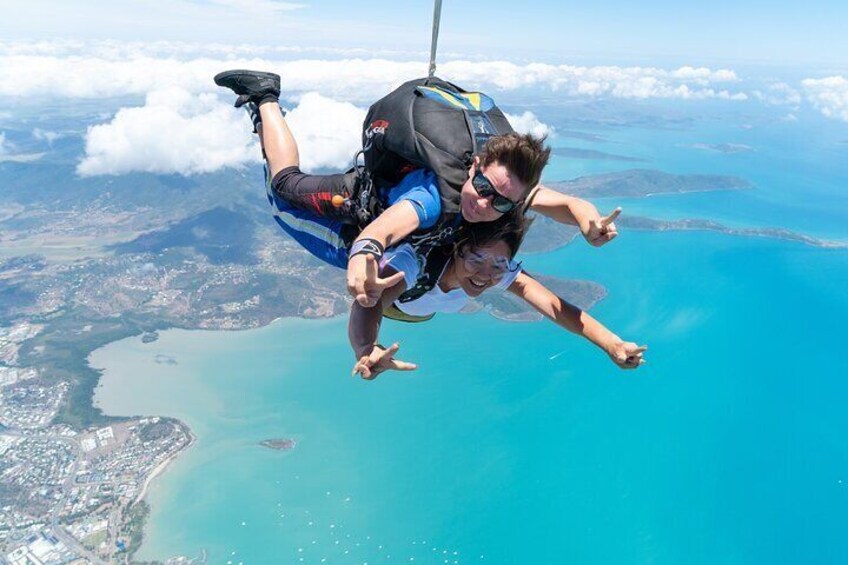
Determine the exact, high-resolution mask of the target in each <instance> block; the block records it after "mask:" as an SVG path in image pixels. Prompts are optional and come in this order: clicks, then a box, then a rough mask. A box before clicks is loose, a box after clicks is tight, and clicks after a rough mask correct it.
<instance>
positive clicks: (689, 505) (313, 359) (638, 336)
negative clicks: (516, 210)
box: [91, 116, 848, 565]
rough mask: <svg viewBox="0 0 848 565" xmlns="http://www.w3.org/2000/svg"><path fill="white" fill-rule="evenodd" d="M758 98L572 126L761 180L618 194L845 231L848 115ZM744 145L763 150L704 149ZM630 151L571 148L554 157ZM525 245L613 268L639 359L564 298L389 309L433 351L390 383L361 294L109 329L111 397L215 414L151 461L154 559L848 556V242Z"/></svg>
mask: <svg viewBox="0 0 848 565" xmlns="http://www.w3.org/2000/svg"><path fill="white" fill-rule="evenodd" d="M755 118H756V119H754V118H749V117H745V116H742V117H733V119H729V118H728V119H724V120H723V121H715V120H712V121H711V120H701V121H698V122H697V123H695V125H693V126H691V127H688V128H684V129H656V128H654V129H650V128H629V129H623V128H622V129H615V130H612V129H598V130H596V131H594V132H593V133H596V134H598V135H600V136H603V139H604V140H605V141H596V142H594V143H590V142H586V141H580V140H576V139H568V138H563V137H560V138H557V139H556V140H555V143H559V144H562V145H568V146H572V147H576V146H580V147H584V148H591V149H594V150H601V151H606V152H609V153H616V154H625V155H630V156H633V157H639V158H643V159H646V162H645V163H640V164H638V166H643V165H644V167H645V168H658V169H662V170H665V171H668V172H675V173H684V172H688V173H713V174H734V175H738V176H740V177H742V178H745V179H746V180H748V181H749V182H751V183H752V184H753V185H754V188H752V189H750V190H746V191H733V192H722V193H718V192H713V193H699V194H683V195H671V196H661V197H654V198H647V199H641V200H636V199H632V200H628V201H615V200H612V199H610V200H609V201H602V202H600V203H599V205H600V206H601V207H611V206H613V205H616V204H621V205H623V206H625V211H626V212H632V213H637V214H639V215H649V216H652V217H657V218H678V217H681V218H682V217H698V218H709V219H714V220H717V221H722V222H724V223H726V224H728V225H733V226H775V227H786V228H790V229H793V230H796V231H800V232H803V233H808V234H811V235H815V236H818V237H822V238H826V239H835V240H842V241H848V205H846V194H848V193H846V191H845V188H846V184H847V182H846V181H848V165H846V162H848V161H845V160H844V159H842V157H844V154H845V153H846V150H848V144H846V140H848V127H846V126H845V124H839V123H836V122H827V123H825V121H824V118H818V119H815V118H813V117H810V118H809V119H808V120H806V121H805V120H804V119H802V120H800V121H799V122H797V123H796V122H794V121H791V120H766V119H763V118H762V117H755ZM749 121H753V124H754V125H753V126H751V125H750V124H749V123H748V122H749ZM808 122H810V123H808ZM721 143H734V144H740V145H745V146H747V147H749V148H750V150H745V151H740V152H736V153H722V152H720V151H710V150H705V149H703V148H696V147H694V146H695V145H697V144H701V146H700V147H703V146H705V145H718V144H721ZM632 167H633V163H629V162H622V163H619V162H612V161H586V160H583V161H579V160H567V159H557V160H555V162H554V163H553V164H552V166H551V168H550V169H549V171H548V174H547V179H548V180H560V179H561V178H570V177H574V176H579V175H581V174H592V173H598V172H606V171H611V170H621V169H624V168H632ZM257 191H260V187H257ZM281 237H282V235H281ZM523 259H524V264H525V267H526V268H527V269H528V270H529V271H530V272H531V273H546V274H552V275H557V276H561V277H566V278H578V279H590V280H594V281H597V282H599V283H601V284H603V285H604V286H605V287H606V288H607V289H608V290H609V295H608V296H607V298H606V299H604V300H603V301H602V302H601V303H599V304H598V305H597V306H596V307H595V308H594V309H593V310H592V313H593V315H595V316H596V317H598V318H599V319H600V320H602V321H603V322H604V323H605V324H607V325H608V326H609V327H610V328H612V329H613V330H614V331H616V332H617V333H618V334H619V335H620V336H622V337H623V338H625V339H628V340H633V341H638V342H640V343H647V344H648V345H649V347H650V349H649V351H648V353H647V359H648V364H647V365H646V366H644V367H643V368H641V369H639V370H638V371H631V372H624V371H621V370H619V369H617V368H616V367H615V366H614V365H613V364H612V363H610V362H609V361H608V359H607V358H606V356H605V355H604V354H602V353H601V352H600V351H597V350H595V349H594V348H593V347H591V346H590V345H589V344H587V343H585V342H583V341H581V340H579V339H578V338H576V337H574V336H572V335H569V334H568V333H567V332H565V331H563V330H560V329H559V328H557V327H555V326H554V325H552V324H550V323H547V322H540V323H532V324H526V323H525V324H519V323H507V322H501V321H496V320H495V319H494V318H492V317H491V316H490V315H489V314H487V313H486V312H479V313H476V314H472V315H454V316H447V315H441V316H436V318H435V319H434V320H433V321H432V322H430V323H427V324H425V325H404V324H398V323H391V322H387V323H386V325H385V326H384V330H383V340H384V341H386V342H388V341H398V342H400V344H401V354H402V355H400V357H401V358H402V359H407V360H412V361H416V362H418V363H419V364H420V369H419V370H418V371H417V372H414V373H389V374H385V375H383V376H381V377H380V378H378V379H377V380H376V381H373V382H365V381H362V380H359V379H356V378H352V377H350V367H351V365H352V361H353V359H352V355H351V354H350V353H349V351H348V349H347V345H346V320H344V319H342V318H338V319H331V320H317V321H316V320H297V319H286V320H280V321H278V322H276V323H274V324H272V325H271V326H268V327H265V328H261V329H258V330H251V331H244V332H197V331H195V332H189V331H182V330H169V331H165V332H162V333H161V334H160V339H159V340H158V341H156V342H153V343H147V344H143V343H142V342H141V340H140V338H132V339H127V340H123V341H120V342H117V343H114V344H111V345H109V346H107V347H105V348H103V349H101V350H98V351H96V352H95V353H94V354H93V355H92V357H91V364H92V365H93V366H95V367H99V368H103V369H104V370H105V374H104V378H103V380H102V383H101V387H100V388H99V389H98V391H97V395H96V402H97V403H98V404H99V405H100V406H102V407H104V409H105V410H106V411H107V412H108V413H111V414H120V415H155V414H159V415H168V416H175V417H178V418H180V419H182V420H184V421H185V422H186V423H188V424H189V425H190V426H191V428H192V430H193V431H194V433H195V434H196V436H197V442H196V444H195V445H194V446H193V447H192V448H191V449H190V450H189V451H187V452H185V453H184V454H182V455H181V456H180V457H179V458H178V459H177V460H176V461H175V462H174V463H173V464H172V465H171V466H169V467H168V469H167V471H166V472H165V473H164V474H163V475H161V476H159V477H157V478H156V479H155V480H154V481H153V484H152V486H151V488H150V490H149V492H148V497H147V500H148V501H149V503H150V505H151V515H150V520H149V523H148V526H147V529H146V532H145V542H144V545H143V546H142V549H141V551H140V553H139V554H138V555H137V558H140V559H165V558H167V557H169V556H172V555H176V554H186V555H196V554H199V553H200V552H201V550H206V551H207V552H208V556H209V562H210V563H221V564H224V563H232V564H238V563H243V564H248V563H250V564H264V563H340V564H363V563H369V564H372V565H373V564H380V563H413V562H414V563H427V564H430V563H433V564H441V563H454V564H459V563H464V564H469V563H534V564H535V563H582V564H622V563H645V564H680V563H687V564H715V563H722V564H746V565H751V564H764V565H765V564H768V565H772V564H777V563H787V564H788V563H793V564H795V563H821V564H838V563H846V562H848V410H846V399H848V360H846V356H845V354H844V351H845V349H846V348H845V343H844V342H845V341H846V337H848V332H846V331H845V329H844V324H845V320H846V317H848V294H846V290H845V289H846V282H848V251H846V250H845V249H822V248H815V247H812V246H806V245H802V244H798V243H793V242H788V241H781V240H776V239H765V238H751V237H736V236H727V235H722V234H718V233H707V232H666V233H659V232H623V233H622V235H621V236H620V237H619V238H618V240H617V241H615V242H614V243H612V244H611V245H609V246H607V247H605V248H603V249H600V250H599V249H593V248H591V247H589V246H588V245H585V244H583V243H582V242H579V241H577V242H575V243H573V244H571V245H569V246H567V247H565V248H562V249H559V250H557V251H554V252H551V253H547V254H541V255H528V256H526V257H523ZM269 438H292V439H295V440H296V441H297V445H296V447H295V448H294V449H293V450H291V451H274V450H271V449H267V448H265V447H262V446H260V445H259V442H260V441H262V440H264V439H269Z"/></svg>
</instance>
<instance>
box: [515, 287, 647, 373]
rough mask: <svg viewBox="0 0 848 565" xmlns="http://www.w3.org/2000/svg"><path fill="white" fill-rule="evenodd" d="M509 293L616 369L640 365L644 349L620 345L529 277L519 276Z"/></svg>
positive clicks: (586, 317) (583, 315) (595, 322)
mask: <svg viewBox="0 0 848 565" xmlns="http://www.w3.org/2000/svg"><path fill="white" fill-rule="evenodd" d="M509 291H510V292H512V293H513V294H515V295H516V296H518V297H519V298H521V299H523V300H524V301H525V302H527V303H528V304H530V305H531V306H532V307H533V308H535V309H536V310H537V311H538V312H539V313H540V314H542V315H543V316H545V317H546V318H548V319H549V320H551V321H552V322H554V323H556V324H557V325H559V326H561V327H563V328H565V329H567V330H568V331H570V332H572V333H575V334H577V335H580V336H583V337H585V338H586V339H588V340H589V341H591V342H592V343H594V344H595V345H596V346H598V347H600V348H601V349H602V350H604V352H605V353H606V354H607V355H609V357H610V359H612V361H613V362H614V363H615V364H616V365H618V366H619V367H621V368H624V369H635V368H636V367H638V366H639V365H641V364H642V363H644V360H643V359H642V353H643V352H644V351H645V350H646V349H647V347H644V346H642V347H640V346H638V345H636V344H635V343H632V342H625V341H623V340H622V339H621V338H620V337H618V336H617V335H615V334H614V333H612V332H611V331H610V330H608V329H607V328H606V327H605V326H604V325H603V324H601V323H600V322H599V321H597V320H596V319H595V318H593V317H592V316H590V315H589V314H588V313H586V312H584V311H583V310H581V309H580V308H578V307H576V306H574V305H573V304H569V303H568V302H566V301H565V300H563V299H562V298H560V297H559V296H557V295H556V294H554V293H553V292H551V291H550V290H548V288H547V287H545V285H543V284H542V283H540V282H539V281H537V280H536V279H534V278H533V277H531V276H530V275H528V274H526V273H523V272H522V273H520V274H519V275H518V277H517V278H516V279H515V282H513V283H512V284H511V285H510V286H509Z"/></svg>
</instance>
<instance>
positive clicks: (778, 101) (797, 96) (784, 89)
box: [751, 82, 801, 107]
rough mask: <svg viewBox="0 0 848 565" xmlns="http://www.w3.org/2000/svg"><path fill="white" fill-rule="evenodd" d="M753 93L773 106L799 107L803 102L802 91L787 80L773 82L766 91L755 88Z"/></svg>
mask: <svg viewBox="0 0 848 565" xmlns="http://www.w3.org/2000/svg"><path fill="white" fill-rule="evenodd" d="M751 94H752V95H753V96H754V97H755V98H757V99H758V100H762V101H763V102H765V103H766V104H770V105H772V106H795V107H797V106H798V105H799V104H801V93H800V92H798V91H797V90H795V89H794V88H792V87H791V86H789V85H788V84H786V83H785V82H777V83H774V84H771V85H769V87H768V89H767V90H766V91H761V90H754V91H753V92H752V93H751Z"/></svg>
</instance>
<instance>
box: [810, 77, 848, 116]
mask: <svg viewBox="0 0 848 565" xmlns="http://www.w3.org/2000/svg"><path fill="white" fill-rule="evenodd" d="M801 84H802V85H803V86H804V91H805V93H806V96H807V100H809V102H810V103H811V104H812V105H813V106H814V107H816V108H817V109H818V110H819V111H820V112H821V113H822V114H824V115H825V116H827V117H828V118H833V119H837V120H842V121H844V122H848V79H846V78H845V77H843V76H831V77H827V78H822V79H812V78H808V79H804V80H803V81H802V82H801Z"/></svg>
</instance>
